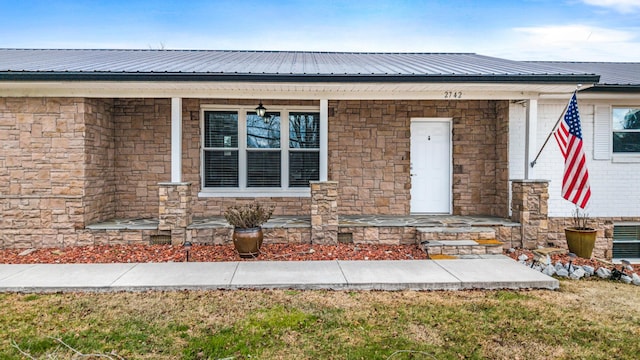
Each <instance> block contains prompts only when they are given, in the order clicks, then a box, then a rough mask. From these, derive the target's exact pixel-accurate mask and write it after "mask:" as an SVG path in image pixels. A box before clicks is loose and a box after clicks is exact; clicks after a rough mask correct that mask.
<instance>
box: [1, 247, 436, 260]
mask: <svg viewBox="0 0 640 360" xmlns="http://www.w3.org/2000/svg"><path fill="white" fill-rule="evenodd" d="M24 250H25V249H0V263H3V264H73V263H80V264H90V263H148V262H180V261H185V255H186V254H185V251H184V250H183V248H182V246H172V245H99V246H80V247H67V248H46V249H36V250H33V251H32V252H30V253H29V254H27V255H22V256H21V255H19V254H20V253H21V252H23V251H24ZM426 258H427V257H426V254H425V253H424V251H422V250H421V249H419V248H418V247H417V246H416V245H369V244H339V245H312V244H264V245H263V246H262V252H261V254H260V256H258V257H257V258H255V259H241V258H240V257H239V256H238V255H237V253H236V252H235V250H234V248H233V245H193V247H192V248H191V252H190V254H189V261H196V262H215V261H255V260H259V261H287V260H288V261H304V260H411V259H426Z"/></svg>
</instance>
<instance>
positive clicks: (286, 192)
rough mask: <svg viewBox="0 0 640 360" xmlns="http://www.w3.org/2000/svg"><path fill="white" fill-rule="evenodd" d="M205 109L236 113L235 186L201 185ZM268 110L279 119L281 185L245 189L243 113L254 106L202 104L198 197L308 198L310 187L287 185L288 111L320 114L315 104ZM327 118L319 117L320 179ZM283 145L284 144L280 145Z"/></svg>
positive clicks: (325, 157)
mask: <svg viewBox="0 0 640 360" xmlns="http://www.w3.org/2000/svg"><path fill="white" fill-rule="evenodd" d="M205 111H234V112H237V113H238V164H239V166H238V184H239V187H238V188H205V187H204V177H205V172H204V121H205V118H204V113H205ZM267 111H268V112H279V113H280V122H281V125H280V126H281V132H280V143H281V148H280V153H281V154H282V156H281V169H282V170H281V187H279V188H273V187H271V188H247V187H246V185H245V184H246V178H247V168H246V166H243V164H246V156H247V155H246V154H247V147H246V146H247V142H246V114H247V112H255V106H249V105H202V106H201V107H200V192H199V193H198V197H201V198H209V197H311V189H310V188H289V146H288V144H289V113H291V112H305V111H308V112H316V113H320V112H321V109H320V107H318V106H290V105H285V106H282V105H269V107H268V108H267ZM327 123H328V119H327V117H324V116H322V115H321V116H320V149H319V154H320V169H319V170H320V179H321V180H322V174H323V173H324V174H326V173H327V169H326V167H327V163H328V161H327V157H328V149H327V148H326V147H327V144H328V141H325V139H326V138H327V135H328V134H327V133H326V131H323V129H328V124H327ZM284 144H287V146H282V145H284Z"/></svg>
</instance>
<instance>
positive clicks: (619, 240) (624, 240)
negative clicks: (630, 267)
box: [613, 224, 640, 260]
mask: <svg viewBox="0 0 640 360" xmlns="http://www.w3.org/2000/svg"><path fill="white" fill-rule="evenodd" d="M613 258H614V259H627V260H629V259H640V226H638V225H635V224H633V225H632V224H617V225H614V226H613Z"/></svg>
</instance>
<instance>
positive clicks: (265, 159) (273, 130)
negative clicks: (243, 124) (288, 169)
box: [246, 112, 282, 187]
mask: <svg viewBox="0 0 640 360" xmlns="http://www.w3.org/2000/svg"><path fill="white" fill-rule="evenodd" d="M246 132H247V187H280V186H281V184H282V183H281V180H280V179H281V171H280V170H281V168H282V167H281V148H280V132H281V131H280V113H273V112H269V113H266V114H265V116H264V118H262V117H260V116H258V115H257V114H256V113H248V114H247V131H246Z"/></svg>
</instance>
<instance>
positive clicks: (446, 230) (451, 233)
mask: <svg viewBox="0 0 640 360" xmlns="http://www.w3.org/2000/svg"><path fill="white" fill-rule="evenodd" d="M416 235H417V238H418V242H423V241H439V240H474V241H475V240H494V239H496V230H495V228H491V227H480V226H463V227H457V226H456V227H419V228H417V229H416Z"/></svg>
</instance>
